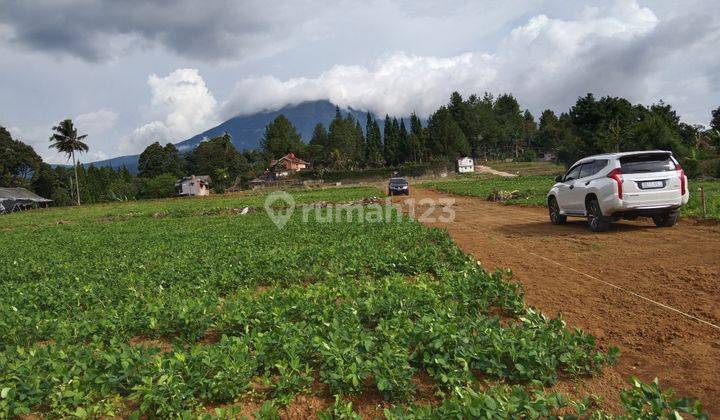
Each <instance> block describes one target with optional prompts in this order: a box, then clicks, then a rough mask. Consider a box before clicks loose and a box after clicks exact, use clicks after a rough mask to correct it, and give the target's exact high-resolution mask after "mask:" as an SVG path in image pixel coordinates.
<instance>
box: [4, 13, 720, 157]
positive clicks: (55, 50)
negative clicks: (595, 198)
mask: <svg viewBox="0 0 720 420" xmlns="http://www.w3.org/2000/svg"><path fill="white" fill-rule="evenodd" d="M718 45H720V2H718V1H716V0H686V1H683V2H678V1H675V0H659V1H642V0H622V1H620V0H618V1H566V0H525V1H519V0H504V1H502V0H492V1H490V0H467V1H466V0H448V1H442V2H440V1H424V0H414V1H412V0H384V1H375V0H368V1H362V2H358V1H350V0H327V1H325V0H312V1H311V0H294V1H272V2H270V1H267V0H265V1H237V0H214V1H202V2H201V1H196V0H126V1H115V0H30V1H28V0H0V57H2V62H1V64H0V125H2V126H5V127H7V128H8V130H10V132H11V134H12V135H13V137H14V138H19V139H21V140H23V141H24V142H26V143H28V144H30V145H32V146H33V147H34V148H35V150H36V151H37V152H38V154H40V155H41V156H42V157H43V159H45V160H46V161H48V162H51V163H65V162H66V161H67V159H66V158H65V157H64V156H60V155H58V154H56V153H55V152H54V151H52V150H50V149H49V148H48V144H49V141H48V138H49V136H50V133H51V128H52V126H53V125H56V124H57V123H58V122H59V121H60V120H62V119H65V118H72V119H73V121H74V122H75V124H76V126H77V127H78V129H79V131H80V133H81V134H88V138H87V142H88V145H89V146H90V151H89V152H88V153H87V154H86V155H84V156H82V157H81V159H82V160H83V161H85V162H91V161H96V160H101V159H106V158H110V157H115V156H120V155H126V154H136V153H139V152H141V151H142V150H143V149H144V148H145V147H146V146H147V145H149V144H150V143H152V142H154V141H160V142H161V143H166V142H178V141H182V140H184V139H186V138H189V137H191V136H193V135H195V134H197V133H199V132H202V131H204V130H206V129H208V128H211V127H212V126H214V125H216V124H218V123H220V122H222V121H225V120H227V119H228V118H231V117H233V116H235V115H240V114H249V113H254V112H257V111H261V110H273V109H278V108H280V107H282V106H284V105H288V104H297V103H300V102H303V101H306V100H316V99H329V100H330V101H332V102H333V103H336V104H338V105H340V106H351V107H354V108H356V109H363V110H370V111H372V112H375V113H377V114H379V115H385V114H390V115H397V116H401V115H408V114H409V113H410V112H413V111H414V112H416V113H418V114H420V115H421V116H423V117H426V116H427V115H428V114H430V113H431V112H433V111H434V110H435V109H437V108H438V107H439V106H440V105H442V104H444V103H446V102H447V101H448V98H449V96H450V93H451V92H452V91H455V90H456V91H459V92H460V93H461V94H463V95H465V96H467V95H470V94H472V93H478V94H482V93H484V92H490V93H493V94H496V95H497V94H499V93H506V92H509V93H512V94H513V95H514V96H515V97H516V98H517V99H518V100H519V102H520V104H521V106H523V107H524V108H528V109H529V110H530V111H531V112H532V113H533V114H534V115H536V116H537V115H539V114H540V112H542V110H544V109H546V108H550V109H552V110H554V111H556V112H564V111H567V110H568V108H569V107H570V106H572V104H573V103H574V102H575V101H576V100H577V98H578V97H579V96H583V95H585V94H586V93H587V92H593V93H594V94H595V95H596V96H598V97H600V96H605V95H612V96H622V97H625V98H628V99H629V100H631V101H633V102H635V103H643V104H646V105H649V104H652V103H655V102H657V101H660V100H663V101H665V102H666V103H669V104H671V105H672V106H673V107H675V109H676V110H677V111H678V113H679V114H680V116H681V117H682V119H683V121H685V122H688V123H692V124H704V125H707V124H708V122H709V120H710V111H711V109H715V108H717V107H718V106H720V50H719V49H718Z"/></svg>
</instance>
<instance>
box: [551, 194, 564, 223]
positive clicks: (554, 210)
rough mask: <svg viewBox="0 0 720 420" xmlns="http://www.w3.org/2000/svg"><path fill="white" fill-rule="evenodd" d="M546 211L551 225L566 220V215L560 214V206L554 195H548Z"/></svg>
mask: <svg viewBox="0 0 720 420" xmlns="http://www.w3.org/2000/svg"><path fill="white" fill-rule="evenodd" d="M548 213H549V214H550V221H551V222H552V224H553V225H562V224H564V223H565V222H566V221H567V216H563V215H562V214H560V206H558V203H557V200H556V199H555V197H550V199H549V200H548Z"/></svg>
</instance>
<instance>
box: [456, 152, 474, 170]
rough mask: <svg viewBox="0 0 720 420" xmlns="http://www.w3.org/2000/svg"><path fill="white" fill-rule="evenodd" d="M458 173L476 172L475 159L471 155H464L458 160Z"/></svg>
mask: <svg viewBox="0 0 720 420" xmlns="http://www.w3.org/2000/svg"><path fill="white" fill-rule="evenodd" d="M457 171H458V173H461V174H465V173H469V172H475V161H474V160H473V158H471V157H467V156H466V157H462V158H460V159H458V160H457Z"/></svg>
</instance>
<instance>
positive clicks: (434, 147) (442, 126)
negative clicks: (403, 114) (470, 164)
mask: <svg viewBox="0 0 720 420" xmlns="http://www.w3.org/2000/svg"><path fill="white" fill-rule="evenodd" d="M428 149H429V152H430V155H431V156H434V157H447V158H451V159H456V158H458V157H461V156H467V155H469V154H470V146H469V144H468V142H467V139H466V138H465V134H464V133H463V132H462V129H461V128H460V126H459V125H458V123H457V122H456V121H455V120H454V119H453V115H452V113H451V112H450V110H448V109H447V108H445V107H441V108H440V109H439V110H438V111H437V112H436V113H435V114H433V115H432V116H431V117H430V119H429V120H428Z"/></svg>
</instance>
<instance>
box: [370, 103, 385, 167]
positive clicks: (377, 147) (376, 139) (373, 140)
mask: <svg viewBox="0 0 720 420" xmlns="http://www.w3.org/2000/svg"><path fill="white" fill-rule="evenodd" d="M365 135H366V142H365V145H366V146H365V161H366V163H367V164H368V165H369V166H382V165H383V164H384V163H385V159H384V158H383V145H382V135H381V134H380V125H378V122H377V120H376V119H374V118H373V117H372V115H370V113H369V112H368V113H367V116H366V120H365Z"/></svg>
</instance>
